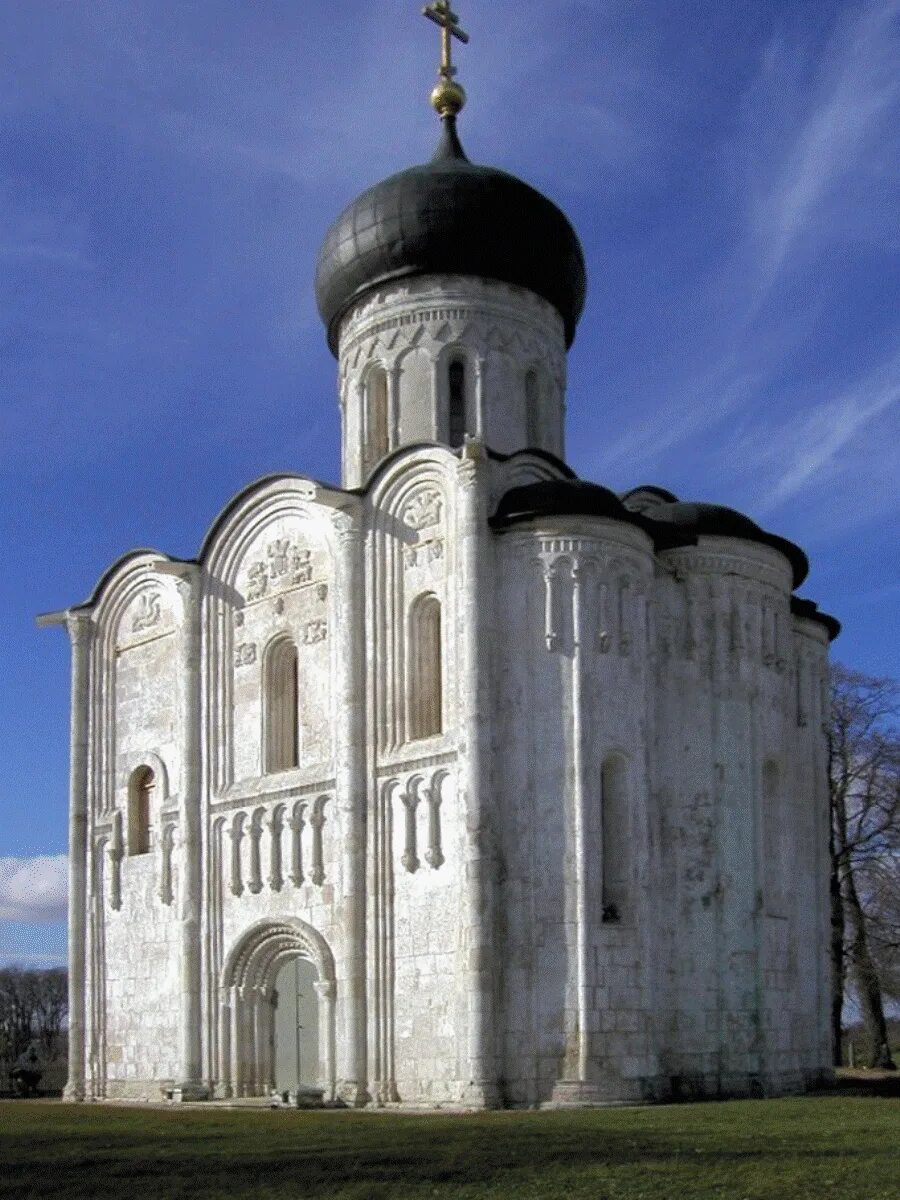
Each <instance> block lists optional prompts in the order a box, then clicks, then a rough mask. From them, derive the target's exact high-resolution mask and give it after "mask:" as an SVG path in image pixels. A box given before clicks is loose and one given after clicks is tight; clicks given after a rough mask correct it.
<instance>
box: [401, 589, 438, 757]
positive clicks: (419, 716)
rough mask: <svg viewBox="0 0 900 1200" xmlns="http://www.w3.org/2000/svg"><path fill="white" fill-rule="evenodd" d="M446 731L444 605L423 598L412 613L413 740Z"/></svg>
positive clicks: (410, 715)
mask: <svg viewBox="0 0 900 1200" xmlns="http://www.w3.org/2000/svg"><path fill="white" fill-rule="evenodd" d="M442 731H443V670H442V663H441V604H440V601H439V600H438V598H437V596H432V595H427V596H420V597H419V599H418V600H416V602H415V604H414V605H413V607H412V611H411V613H410V688H409V737H410V741H417V740H418V739H419V738H427V737H434V736H436V735H437V734H439V733H441V732H442Z"/></svg>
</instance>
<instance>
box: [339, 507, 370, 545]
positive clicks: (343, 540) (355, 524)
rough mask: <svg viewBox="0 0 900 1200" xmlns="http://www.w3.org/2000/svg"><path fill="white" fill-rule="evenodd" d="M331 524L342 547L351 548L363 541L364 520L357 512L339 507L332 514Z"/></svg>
mask: <svg viewBox="0 0 900 1200" xmlns="http://www.w3.org/2000/svg"><path fill="white" fill-rule="evenodd" d="M331 524H332V525H333V526H334V532H335V534H336V535H337V540H338V544H339V545H340V546H341V547H342V548H349V547H351V546H353V545H356V544H358V543H359V542H361V541H362V537H363V529H362V522H361V521H360V519H359V516H358V515H357V514H355V513H349V512H347V511H346V510H345V509H337V510H335V511H334V512H333V513H332V514H331Z"/></svg>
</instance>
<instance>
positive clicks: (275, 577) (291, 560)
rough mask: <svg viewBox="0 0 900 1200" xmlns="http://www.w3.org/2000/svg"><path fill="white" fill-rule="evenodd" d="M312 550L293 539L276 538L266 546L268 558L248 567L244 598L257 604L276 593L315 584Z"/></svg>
mask: <svg viewBox="0 0 900 1200" xmlns="http://www.w3.org/2000/svg"><path fill="white" fill-rule="evenodd" d="M312 577H313V562H312V551H311V550H309V549H307V548H306V547H305V546H301V545H300V544H299V543H298V542H295V541H293V540H292V539H291V538H275V539H274V540H273V541H271V542H269V543H268V545H267V546H266V557H265V559H260V560H258V561H256V562H254V563H251V564H250V566H249V567H248V568H247V574H246V584H245V588H244V596H245V599H246V600H247V602H248V603H251V604H252V603H254V602H255V601H257V600H262V599H264V598H265V597H266V596H268V595H270V594H271V593H272V592H273V591H282V590H284V589H285V588H291V587H297V586H299V585H301V584H305V583H311V582H312Z"/></svg>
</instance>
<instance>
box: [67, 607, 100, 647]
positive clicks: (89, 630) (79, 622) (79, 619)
mask: <svg viewBox="0 0 900 1200" xmlns="http://www.w3.org/2000/svg"><path fill="white" fill-rule="evenodd" d="M66 629H67V631H68V634H69V639H70V641H71V643H72V645H73V646H76V647H79V648H80V647H81V646H85V645H87V644H88V643H89V642H90V640H91V638H92V636H93V633H94V619H93V617H92V616H91V614H90V613H87V612H70V613H68V614H67V616H66Z"/></svg>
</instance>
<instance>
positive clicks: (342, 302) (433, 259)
mask: <svg viewBox="0 0 900 1200" xmlns="http://www.w3.org/2000/svg"><path fill="white" fill-rule="evenodd" d="M433 274H447V275H476V276H480V277H481V278H486V279H497V280H500V281H501V282H503V283H510V284H514V285H517V286H519V287H524V288H528V289H529V290H531V291H532V292H536V293H537V294H538V295H539V296H543V298H544V299H545V300H547V301H549V303H550V304H552V305H553V306H554V308H556V309H557V311H558V312H559V314H560V316H561V317H562V319H563V322H564V324H565V330H566V343H567V345H571V344H572V341H573V340H574V337H575V328H576V326H577V324H578V319H579V317H580V316H581V313H582V310H583V308H584V301H585V294H586V290H587V273H586V270H585V264H584V255H583V253H582V250H581V244H580V243H579V241H578V236H577V234H576V233H575V230H574V229H573V228H572V226H571V224H570V223H569V220H568V218H567V217H566V216H565V214H564V213H563V212H562V211H561V210H560V209H559V208H557V206H556V205H555V204H554V203H553V202H552V201H551V200H548V199H547V197H546V196H543V195H542V194H541V193H540V192H538V191H536V190H535V189H534V188H533V187H530V186H529V185H528V184H527V183H524V182H523V181H522V180H521V179H517V178H516V177H515V176H514V175H508V174H507V173H506V172H505V171H499V170H497V169H496V168H494V167H483V166H477V165H476V164H475V163H471V162H469V160H468V159H467V158H466V155H465V152H464V151H463V148H462V145H461V144H460V141H459V138H458V137H457V134H456V126H455V123H454V121H453V119H452V118H445V120H444V133H443V136H442V138H441V142H440V144H439V146H438V149H437V151H436V153H435V155H434V158H433V159H432V160H431V162H429V163H424V164H423V165H422V166H418V167H412V168H410V169H409V170H407V171H401V172H400V174H399V175H392V176H391V177H390V178H389V179H385V180H383V181H382V182H381V183H378V184H376V185H375V187H373V188H370V189H369V190H368V191H366V192H364V193H363V194H362V195H361V196H360V197H359V198H358V199H356V200H354V201H353V203H352V204H351V205H350V206H349V207H348V208H346V209H345V210H344V212H343V213H342V214H341V215H340V216H339V217H338V219H337V220H336V221H335V223H334V224H333V225H332V227H331V229H330V230H329V232H328V234H327V235H326V238H325V242H324V244H323V246H322V249H321V251H320V253H319V262H318V266H317V268H316V299H317V301H318V305H319V312H320V313H321V316H322V320H323V321H324V322H325V324H326V326H327V328H328V344H329V346H330V347H331V349H332V351H333V352H334V353H335V354H336V353H337V342H338V331H339V326H340V322H341V319H342V317H343V316H344V314H345V313H346V312H347V310H348V309H349V308H350V306H351V305H352V304H354V303H355V302H356V301H357V300H359V299H360V297H361V296H363V295H364V294H365V293H366V292H367V291H369V290H370V289H371V288H374V287H378V286H380V285H383V284H385V283H388V282H390V281H393V280H398V279H404V278H408V277H410V276H414V275H433Z"/></svg>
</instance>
